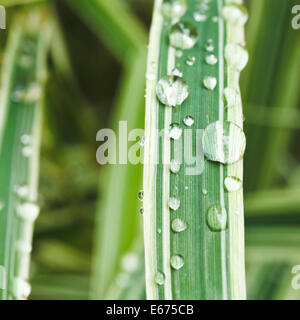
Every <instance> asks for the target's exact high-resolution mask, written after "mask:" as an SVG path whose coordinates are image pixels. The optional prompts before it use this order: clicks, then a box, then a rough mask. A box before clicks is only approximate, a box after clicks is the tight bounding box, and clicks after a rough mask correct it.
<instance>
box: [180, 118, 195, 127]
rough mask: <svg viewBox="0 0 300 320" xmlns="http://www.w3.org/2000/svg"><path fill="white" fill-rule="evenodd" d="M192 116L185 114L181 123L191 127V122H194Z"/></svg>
mask: <svg viewBox="0 0 300 320" xmlns="http://www.w3.org/2000/svg"><path fill="white" fill-rule="evenodd" d="M194 122H195V121H194V118H193V117H191V116H186V117H185V118H184V119H183V123H184V124H185V125H186V126H188V127H191V126H192V125H193V124H194Z"/></svg>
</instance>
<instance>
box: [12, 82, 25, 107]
mask: <svg viewBox="0 0 300 320" xmlns="http://www.w3.org/2000/svg"><path fill="white" fill-rule="evenodd" d="M24 97H25V88H24V86H20V85H18V86H16V88H15V89H14V90H13V92H12V94H11V100H12V101H13V102H15V103H20V102H23V100H24Z"/></svg>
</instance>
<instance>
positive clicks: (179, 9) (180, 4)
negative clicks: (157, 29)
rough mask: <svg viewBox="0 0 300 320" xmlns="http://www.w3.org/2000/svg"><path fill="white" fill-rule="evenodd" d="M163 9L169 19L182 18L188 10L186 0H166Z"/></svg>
mask: <svg viewBox="0 0 300 320" xmlns="http://www.w3.org/2000/svg"><path fill="white" fill-rule="evenodd" d="M161 10H162V13H163V15H164V16H165V17H166V18H167V19H171V18H180V17H181V16H182V15H184V13H185V11H186V0H165V1H164V2H163V4H162V8H161Z"/></svg>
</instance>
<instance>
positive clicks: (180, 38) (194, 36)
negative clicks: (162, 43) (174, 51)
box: [169, 22, 198, 50]
mask: <svg viewBox="0 0 300 320" xmlns="http://www.w3.org/2000/svg"><path fill="white" fill-rule="evenodd" d="M169 39H170V44H171V46H172V47H175V48H178V49H183V50H184V49H190V48H192V47H193V46H194V45H195V44H196V42H197V40H198V30H197V28H196V27H195V26H194V25H193V24H192V23H190V22H178V23H175V24H174V25H173V26H172V27H171V29H170V33H169Z"/></svg>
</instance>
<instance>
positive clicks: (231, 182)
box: [224, 177, 243, 192]
mask: <svg viewBox="0 0 300 320" xmlns="http://www.w3.org/2000/svg"><path fill="white" fill-rule="evenodd" d="M224 185H225V188H226V190H227V191H228V192H235V191H238V190H240V189H241V188H242V185H243V183H242V180H241V179H239V178H238V177H226V178H225V180H224Z"/></svg>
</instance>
